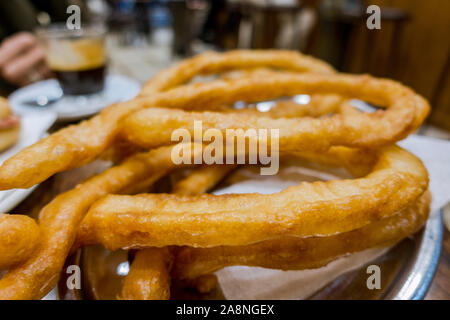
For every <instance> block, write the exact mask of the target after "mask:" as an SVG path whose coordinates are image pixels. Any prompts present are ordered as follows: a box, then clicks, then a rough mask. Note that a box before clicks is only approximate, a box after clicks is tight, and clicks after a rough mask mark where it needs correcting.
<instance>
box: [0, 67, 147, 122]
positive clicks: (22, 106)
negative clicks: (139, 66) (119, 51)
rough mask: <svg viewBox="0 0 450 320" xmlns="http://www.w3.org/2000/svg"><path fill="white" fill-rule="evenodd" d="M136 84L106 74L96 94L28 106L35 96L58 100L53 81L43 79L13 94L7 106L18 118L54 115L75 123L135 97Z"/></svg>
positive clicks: (55, 81)
mask: <svg viewBox="0 0 450 320" xmlns="http://www.w3.org/2000/svg"><path fill="white" fill-rule="evenodd" d="M140 89H141V85H140V84H139V82H138V81H136V80H134V79H131V78H128V77H125V76H121V75H114V74H113V75H108V76H107V77H106V79H105V89H104V90H103V91H102V92H100V93H97V94H92V95H80V96H63V97H62V98H61V99H60V100H58V101H56V102H55V103H53V104H51V105H48V106H45V107H38V106H30V105H29V104H27V103H26V102H28V101H35V100H36V98H37V97H40V96H44V97H48V98H50V99H51V98H57V97H60V96H61V92H62V91H61V87H60V86H59V84H58V81H57V80H55V79H50V80H44V81H40V82H37V83H34V84H31V85H29V86H26V87H23V88H20V89H19V90H17V91H15V92H13V93H12V94H11V95H10V96H9V98H8V101H9V104H10V105H11V108H12V109H13V110H14V113H16V114H18V115H28V114H32V113H33V114H36V113H37V114H42V113H48V112H53V113H55V114H56V115H57V120H60V121H74V120H79V119H82V118H85V117H89V116H91V115H94V114H96V113H98V112H99V111H101V110H102V109H104V108H105V107H107V106H108V105H110V104H112V103H116V102H121V101H126V100H130V99H132V98H134V97H135V96H136V95H137V94H138V93H139V91H140Z"/></svg>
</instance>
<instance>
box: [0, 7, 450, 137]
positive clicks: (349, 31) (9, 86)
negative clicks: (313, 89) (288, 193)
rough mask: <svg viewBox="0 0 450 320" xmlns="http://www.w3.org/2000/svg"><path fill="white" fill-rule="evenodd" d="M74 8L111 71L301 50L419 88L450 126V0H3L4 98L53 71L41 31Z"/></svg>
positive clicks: (129, 72)
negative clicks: (103, 34)
mask: <svg viewBox="0 0 450 320" xmlns="http://www.w3.org/2000/svg"><path fill="white" fill-rule="evenodd" d="M70 4H77V5H78V6H79V7H80V8H81V18H82V21H98V22H101V23H104V24H106V26H107V28H108V37H107V48H108V65H109V66H108V70H109V72H111V73H116V74H122V75H126V76H128V77H132V78H134V79H137V80H138V81H139V82H141V83H142V82H144V81H146V80H148V79H149V78H151V77H152V76H154V75H155V74H156V73H157V72H158V71H159V70H161V69H163V68H166V67H167V66H169V65H171V64H172V63H174V62H175V61H178V60H180V59H183V58H185V57H187V56H191V55H193V54H197V53H200V52H203V51H206V50H220V51H222V50H229V49H235V48H252V49H257V48H284V49H292V50H298V51H301V52H304V53H307V54H311V55H313V56H316V57H319V58H321V59H324V60H326V61H328V62H330V63H331V64H332V65H334V66H335V67H336V68H337V69H338V70H340V71H344V72H351V73H370V74H372V75H374V76H379V77H389V78H393V79H397V80H399V81H401V82H403V83H405V84H407V85H409V86H411V87H412V88H413V89H414V90H416V91H417V92H419V93H420V94H422V95H424V96H425V97H426V98H427V99H429V101H430V102H431V104H432V106H433V111H432V114H431V116H430V117H429V120H428V121H429V123H430V124H432V125H433V127H435V128H440V130H442V131H439V130H438V129H436V130H438V131H439V132H442V134H443V135H445V132H450V72H449V65H450V1H442V0H428V1H423V0H370V1H364V0H228V1H227V0H209V1H208V0H185V1H181V0H172V1H170V0H72V1H69V0H11V1H0V94H2V95H8V94H9V93H10V92H12V91H14V90H15V89H17V88H19V87H22V86H25V85H28V84H30V83H33V82H36V81H40V80H42V79H45V78H48V77H52V73H51V72H50V70H49V69H48V68H47V67H46V64H45V53H44V52H43V51H44V50H43V49H42V48H41V46H40V43H39V41H37V40H36V39H35V37H34V34H33V31H34V30H35V29H36V28H37V27H39V26H46V25H50V24H52V23H55V22H64V21H66V19H67V17H68V16H69V14H68V13H67V12H66V10H67V7H68V5H70ZM371 4H376V5H378V6H380V7H381V29H380V30H368V28H367V27H366V20H367V17H368V15H367V14H366V8H367V6H368V5H371ZM24 32H27V33H24ZM5 48H6V49H5Z"/></svg>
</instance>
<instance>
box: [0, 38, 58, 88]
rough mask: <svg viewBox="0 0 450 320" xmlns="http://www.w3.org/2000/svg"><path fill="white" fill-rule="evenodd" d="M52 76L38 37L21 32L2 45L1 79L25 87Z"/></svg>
mask: <svg viewBox="0 0 450 320" xmlns="http://www.w3.org/2000/svg"><path fill="white" fill-rule="evenodd" d="M49 75H50V70H49V69H48V67H47V65H46V63H45V52H44V49H43V48H42V46H41V45H40V44H39V42H38V41H37V39H36V37H35V36H34V35H33V34H31V33H28V32H19V33H16V34H14V35H12V36H10V37H9V38H6V39H5V40H3V42H1V43H0V77H1V78H3V79H4V80H6V81H7V82H9V83H11V84H14V85H18V86H23V85H26V84H29V83H32V82H35V81H37V80H40V79H43V78H46V77H48V76H49Z"/></svg>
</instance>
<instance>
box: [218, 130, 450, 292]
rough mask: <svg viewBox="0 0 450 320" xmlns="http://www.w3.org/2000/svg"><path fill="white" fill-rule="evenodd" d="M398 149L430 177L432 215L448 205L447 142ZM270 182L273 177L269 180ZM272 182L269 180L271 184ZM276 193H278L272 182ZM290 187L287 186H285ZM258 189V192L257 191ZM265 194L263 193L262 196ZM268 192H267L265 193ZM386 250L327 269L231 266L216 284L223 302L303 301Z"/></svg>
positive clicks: (414, 139) (408, 143)
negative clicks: (415, 160)
mask: <svg viewBox="0 0 450 320" xmlns="http://www.w3.org/2000/svg"><path fill="white" fill-rule="evenodd" d="M400 145H401V146H402V147H404V148H406V149H408V150H409V151H411V152H412V153H414V154H415V155H416V156H418V157H419V158H420V159H422V161H423V163H424V164H425V166H426V168H427V169H428V172H429V175H430V191H431V194H432V196H433V200H432V204H431V208H432V214H436V213H437V212H438V211H437V209H440V208H442V207H443V206H444V205H445V204H446V203H447V202H448V201H450V191H449V190H450V142H448V141H444V140H439V139H433V138H426V137H422V136H416V135H412V136H410V137H409V138H407V139H406V140H404V141H402V142H400ZM272 178H273V177H272ZM272 182H273V180H272ZM250 184H251V188H252V190H253V192H262V193H271V192H275V191H276V190H273V188H272V189H267V185H265V183H264V182H263V183H261V181H258V183H253V184H252V183H251V182H249V181H245V182H243V183H242V184H241V186H242V188H239V184H238V185H232V186H231V187H230V188H227V189H223V190H221V192H220V193H230V192H234V193H239V192H246V191H247V190H249V188H250ZM273 185H275V186H276V188H277V189H281V187H280V183H279V181H277V180H276V179H275V183H273V184H272V186H273ZM289 185H291V182H290V183H289ZM261 189H262V190H261ZM265 191H266V192H265ZM267 191H269V192H267ZM387 250H388V249H386V248H382V249H380V248H375V249H369V250H365V251H362V252H359V253H355V254H352V255H349V256H346V257H343V258H340V259H337V260H335V261H333V262H332V263H330V264H329V265H327V266H325V267H323V268H318V269H314V270H304V271H280V270H271V269H265V268H255V267H243V266H235V267H228V268H225V269H223V270H220V271H218V272H217V273H216V274H217V275H218V277H219V282H220V285H221V288H222V291H223V293H224V295H225V297H226V298H227V299H303V298H306V297H308V296H310V295H312V294H313V293H315V292H316V291H318V290H319V289H320V288H322V287H323V286H325V285H326V284H328V283H330V282H331V281H332V280H334V279H336V278H337V277H339V276H340V275H342V274H344V273H346V272H349V271H351V270H355V269H358V268H360V267H362V266H364V265H366V264H367V263H368V262H370V261H373V260H375V259H376V258H377V257H379V256H381V255H383V254H384V253H385V252H386V251H387Z"/></svg>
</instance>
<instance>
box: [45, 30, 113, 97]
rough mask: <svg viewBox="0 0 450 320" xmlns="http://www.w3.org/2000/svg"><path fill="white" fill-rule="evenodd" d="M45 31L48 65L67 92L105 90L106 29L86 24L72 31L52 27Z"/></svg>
mask: <svg viewBox="0 0 450 320" xmlns="http://www.w3.org/2000/svg"><path fill="white" fill-rule="evenodd" d="M62 28H63V27H62ZM42 34H43V35H44V36H43V38H44V41H45V44H46V48H47V64H48V65H49V67H50V69H51V70H52V71H53V73H54V74H55V76H56V78H57V79H58V81H59V84H60V86H61V88H62V90H63V93H64V94H65V95H85V94H92V93H97V92H100V91H102V90H103V87H104V83H105V76H106V62H107V58H106V49H105V33H104V29H102V28H100V27H97V28H95V27H85V29H83V28H82V29H81V30H73V31H72V30H64V28H63V29H62V30H61V29H58V28H57V27H53V29H52V28H49V29H47V30H46V31H45V32H43V33H41V35H42Z"/></svg>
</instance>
